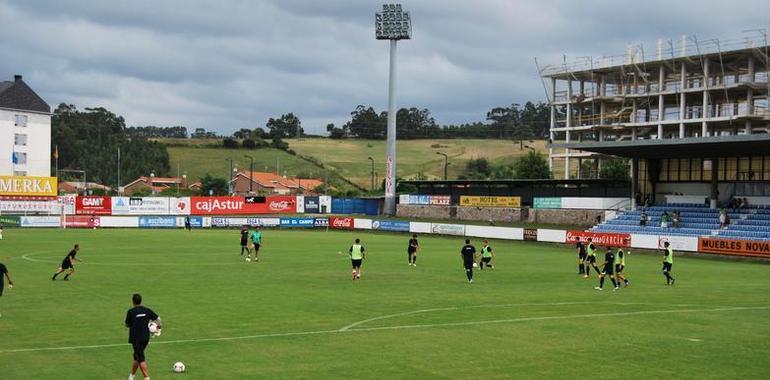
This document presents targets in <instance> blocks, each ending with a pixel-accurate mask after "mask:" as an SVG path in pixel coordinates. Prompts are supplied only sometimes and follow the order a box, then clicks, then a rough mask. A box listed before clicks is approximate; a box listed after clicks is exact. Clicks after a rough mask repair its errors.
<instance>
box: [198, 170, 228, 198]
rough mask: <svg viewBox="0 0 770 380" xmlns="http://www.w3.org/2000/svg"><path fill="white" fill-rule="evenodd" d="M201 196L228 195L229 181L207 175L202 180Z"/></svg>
mask: <svg viewBox="0 0 770 380" xmlns="http://www.w3.org/2000/svg"><path fill="white" fill-rule="evenodd" d="M200 181H201V195H204V196H205V195H209V194H212V195H227V191H228V188H227V180H226V179H224V178H221V177H214V176H211V175H210V174H206V175H204V176H203V177H201V178H200Z"/></svg>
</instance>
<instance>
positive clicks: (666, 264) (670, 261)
mask: <svg viewBox="0 0 770 380" xmlns="http://www.w3.org/2000/svg"><path fill="white" fill-rule="evenodd" d="M673 266H674V250H673V249H671V244H669V243H668V242H665V243H663V275H664V276H666V285H674V282H675V281H676V279H674V277H673V276H671V267H673Z"/></svg>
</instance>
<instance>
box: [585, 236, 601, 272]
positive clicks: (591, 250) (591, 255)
mask: <svg viewBox="0 0 770 380" xmlns="http://www.w3.org/2000/svg"><path fill="white" fill-rule="evenodd" d="M589 265H590V266H591V267H593V268H594V270H595V271H596V273H597V274H598V273H601V271H600V270H599V267H598V266H596V246H595V245H594V243H593V239H592V238H588V246H587V247H586V259H585V263H584V265H583V266H584V267H585V270H586V272H585V275H584V276H583V277H584V278H588V276H589V275H590V274H591V268H590V267H589Z"/></svg>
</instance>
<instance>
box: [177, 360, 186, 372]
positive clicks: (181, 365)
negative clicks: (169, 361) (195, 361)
mask: <svg viewBox="0 0 770 380" xmlns="http://www.w3.org/2000/svg"><path fill="white" fill-rule="evenodd" d="M184 370H185V367H184V363H182V362H176V363H174V372H176V373H182V372H184Z"/></svg>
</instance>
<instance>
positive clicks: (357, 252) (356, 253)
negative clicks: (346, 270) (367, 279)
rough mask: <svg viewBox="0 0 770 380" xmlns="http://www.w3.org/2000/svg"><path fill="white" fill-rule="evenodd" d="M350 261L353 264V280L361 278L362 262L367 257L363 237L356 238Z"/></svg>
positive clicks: (350, 251)
mask: <svg viewBox="0 0 770 380" xmlns="http://www.w3.org/2000/svg"><path fill="white" fill-rule="evenodd" d="M348 252H349V253H350V263H351V264H352V266H353V280H358V279H360V278H361V264H363V261H364V259H366V249H365V248H364V246H363V245H362V244H361V239H356V242H355V243H353V245H351V246H350V250H349V251H348Z"/></svg>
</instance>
